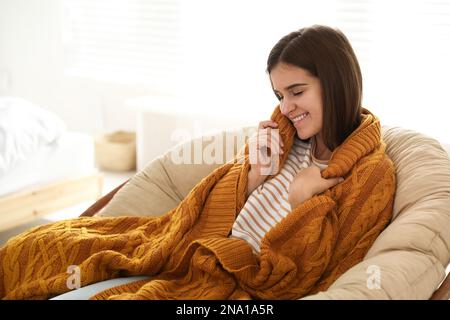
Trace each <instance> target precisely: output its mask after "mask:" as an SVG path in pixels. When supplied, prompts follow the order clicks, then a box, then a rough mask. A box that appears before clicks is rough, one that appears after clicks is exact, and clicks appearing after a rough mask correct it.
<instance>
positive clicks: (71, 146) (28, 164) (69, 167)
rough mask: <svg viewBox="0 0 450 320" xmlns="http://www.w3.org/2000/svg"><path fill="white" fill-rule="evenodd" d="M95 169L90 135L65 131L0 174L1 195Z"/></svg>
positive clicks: (92, 171) (85, 173)
mask: <svg viewBox="0 0 450 320" xmlns="http://www.w3.org/2000/svg"><path fill="white" fill-rule="evenodd" d="M95 172H96V169H95V166H94V142H93V139H92V137H91V136H89V135H87V134H83V133H79V132H66V133H64V134H63V135H62V136H61V137H60V138H59V139H58V140H57V141H55V142H53V143H51V144H48V145H45V146H42V148H40V149H39V150H38V151H37V152H36V153H35V154H33V155H31V156H30V157H29V158H28V159H27V161H25V162H21V163H19V164H18V165H17V166H16V167H14V168H13V169H12V170H10V171H8V172H6V174H5V175H4V176H3V177H0V197H3V196H7V195H10V194H12V193H15V192H18V191H24V190H28V189H36V188H40V187H42V186H45V185H48V184H50V183H53V182H57V181H61V180H65V179H69V178H73V177H78V176H80V177H81V176H86V175H91V174H93V173H95Z"/></svg>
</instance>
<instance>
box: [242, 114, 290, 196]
mask: <svg viewBox="0 0 450 320" xmlns="http://www.w3.org/2000/svg"><path fill="white" fill-rule="evenodd" d="M248 147H249V153H250V171H249V173H248V187H247V197H248V196H249V195H250V194H251V193H252V192H253V190H255V189H256V188H257V187H258V186H259V185H260V184H261V183H263V182H264V180H266V179H267V177H268V176H269V175H272V174H275V173H276V172H278V165H279V154H283V153H284V151H283V150H282V148H283V147H284V144H283V141H281V137H280V135H279V133H278V124H277V123H276V122H275V121H272V120H267V121H262V122H260V123H259V125H258V131H257V132H256V134H255V135H253V136H252V137H250V138H249V140H248Z"/></svg>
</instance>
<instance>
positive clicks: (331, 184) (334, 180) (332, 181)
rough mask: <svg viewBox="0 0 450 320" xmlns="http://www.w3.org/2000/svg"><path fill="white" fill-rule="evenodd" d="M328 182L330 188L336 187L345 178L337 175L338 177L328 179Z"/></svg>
mask: <svg viewBox="0 0 450 320" xmlns="http://www.w3.org/2000/svg"><path fill="white" fill-rule="evenodd" d="M326 180H327V183H328V184H329V188H331V187H334V186H335V185H337V184H339V183H341V182H343V181H344V178H342V177H337V178H330V179H326Z"/></svg>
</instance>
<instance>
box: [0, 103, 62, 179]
mask: <svg viewBox="0 0 450 320" xmlns="http://www.w3.org/2000/svg"><path fill="white" fill-rule="evenodd" d="M0 115H1V116H0V177H2V176H3V175H4V174H5V172H6V171H9V170H11V169H12V168H14V167H15V166H17V165H18V164H19V163H21V162H22V161H24V160H25V159H27V158H28V157H29V156H30V155H32V154H33V153H34V152H36V151H37V150H38V149H39V148H40V147H41V146H43V145H46V144H49V143H52V142H53V141H55V140H57V139H58V138H59V137H60V136H61V134H62V133H63V132H64V131H65V130H66V126H65V124H64V122H63V121H62V120H61V119H60V118H59V117H58V116H57V115H55V114H54V113H52V112H50V111H48V110H45V109H42V108H40V107H38V106H36V105H34V104H33V103H31V102H29V101H27V100H25V99H22V98H17V97H0Z"/></svg>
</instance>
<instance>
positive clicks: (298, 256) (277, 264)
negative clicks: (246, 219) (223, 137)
mask: <svg viewBox="0 0 450 320" xmlns="http://www.w3.org/2000/svg"><path fill="white" fill-rule="evenodd" d="M272 119H273V120H274V121H276V122H277V123H278V124H279V128H280V134H281V136H282V138H283V141H284V142H285V149H286V150H290V148H291V147H292V144H293V140H294V135H295V133H296V132H295V128H294V127H293V126H292V124H291V122H290V121H289V120H288V119H287V118H286V117H284V116H283V115H282V114H281V113H280V110H279V107H277V108H276V109H275V111H274V113H273V115H272ZM385 147H386V146H385V144H384V142H383V141H382V140H381V133H380V122H379V120H378V119H377V118H376V117H375V116H374V115H373V114H371V113H370V112H369V111H368V110H366V109H363V118H362V123H361V125H360V126H359V128H357V130H355V132H353V134H352V135H351V136H349V137H348V138H347V139H346V141H345V142H344V143H343V144H342V145H341V146H340V147H339V148H337V149H336V150H335V151H334V152H333V155H332V158H331V159H330V161H329V166H328V168H326V169H325V170H323V171H322V176H323V177H324V178H331V177H337V176H344V177H345V181H344V182H343V183H340V184H338V185H337V186H335V187H333V188H332V189H329V190H327V191H325V192H323V193H321V194H319V195H316V196H314V197H312V198H311V199H309V200H307V201H305V202H304V203H302V204H300V205H299V206H298V207H297V208H295V209H294V210H292V211H291V212H290V213H289V214H288V215H287V216H286V217H285V218H284V219H282V220H281V221H280V223H278V224H276V225H275V226H274V227H273V228H272V229H271V230H270V231H269V232H268V233H266V235H265V236H264V238H263V239H262V240H261V251H260V254H259V255H257V254H255V253H253V251H252V249H251V247H250V246H249V245H248V243H247V242H246V241H244V240H242V239H236V238H232V237H229V234H230V231H231V228H232V226H233V223H234V221H235V219H236V215H237V214H238V213H239V212H240V210H241V209H242V207H243V206H244V204H245V201H246V198H245V195H246V192H245V191H246V189H247V177H248V170H249V160H248V146H246V148H245V152H244V153H243V155H242V156H238V157H236V158H235V159H234V160H233V161H231V162H229V163H227V164H225V165H223V166H221V167H219V168H218V169H216V170H215V171H214V172H212V173H211V174H210V175H208V176H207V177H206V178H204V179H203V180H201V181H200V182H199V183H198V184H197V185H196V186H195V187H194V188H193V189H192V190H191V192H190V193H189V194H188V195H187V196H186V198H185V199H184V200H183V201H182V202H181V203H180V204H179V206H178V207H176V208H175V209H173V210H171V211H170V212H168V213H166V214H165V215H163V216H161V217H158V218H154V217H115V218H112V217H83V218H78V219H71V220H67V221H62V222H57V223H52V224H49V225H45V226H41V227H37V228H34V229H32V230H29V231H28V232H25V233H23V234H21V235H19V236H17V237H14V238H13V239H11V240H10V241H8V243H7V244H6V245H5V246H4V247H3V248H1V249H0V264H1V265H0V297H1V298H3V299H47V298H50V297H53V296H55V295H59V294H62V293H64V292H67V291H69V288H68V286H67V280H68V278H69V276H71V274H69V273H67V270H68V267H69V266H71V265H76V266H78V267H79V270H80V276H81V285H82V286H86V285H88V284H91V283H95V282H99V281H103V280H106V279H111V278H116V277H124V276H130V275H149V276H151V279H150V280H140V281H137V282H133V283H129V284H125V285H121V286H118V287H114V288H111V289H108V290H106V291H103V292H101V293H99V294H97V295H96V296H94V297H92V298H93V299H106V298H108V299H242V298H254V299H298V298H300V297H303V296H305V295H308V294H312V293H315V292H318V291H321V290H326V289H327V288H328V287H329V286H330V285H331V284H332V283H333V282H334V281H335V280H336V279H337V278H338V277H339V276H340V275H341V274H342V273H343V272H345V271H346V270H348V269H349V268H351V267H352V266H354V265H355V264H357V263H358V262H359V261H361V260H362V259H363V258H364V256H365V254H366V252H367V251H368V249H369V248H370V246H371V245H372V243H373V242H374V241H375V239H376V237H377V236H378V235H379V233H380V232H381V231H382V230H383V229H384V228H385V226H386V225H387V224H388V222H389V220H390V219H391V215H392V207H393V200H394V195H395V170H394V165H393V163H392V161H391V160H390V159H389V158H388V157H387V155H386V154H385ZM288 153H289V152H285V153H284V154H283V155H281V156H280V157H281V159H280V167H282V166H283V164H284V161H285V160H286V157H287V155H288Z"/></svg>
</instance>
